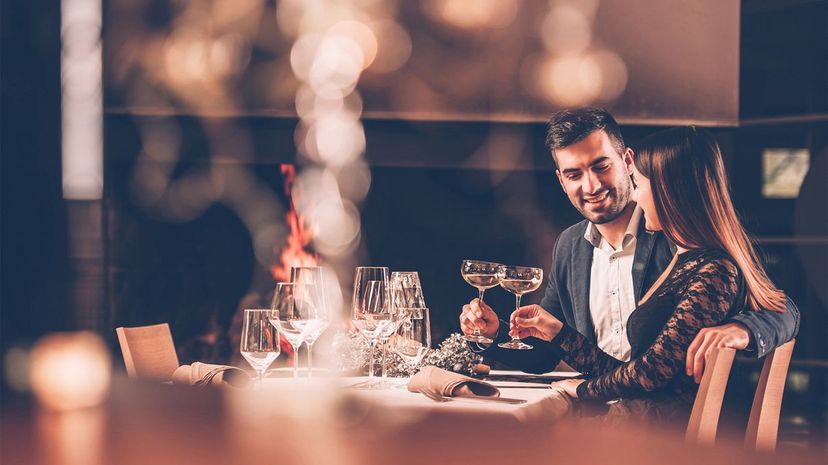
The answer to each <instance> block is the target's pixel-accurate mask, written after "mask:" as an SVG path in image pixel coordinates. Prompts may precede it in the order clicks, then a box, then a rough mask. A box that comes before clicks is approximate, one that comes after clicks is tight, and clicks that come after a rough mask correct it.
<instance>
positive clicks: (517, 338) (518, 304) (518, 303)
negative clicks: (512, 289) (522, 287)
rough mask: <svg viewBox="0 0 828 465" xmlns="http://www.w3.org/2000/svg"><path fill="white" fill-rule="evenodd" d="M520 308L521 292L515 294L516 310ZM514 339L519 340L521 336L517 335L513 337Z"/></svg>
mask: <svg viewBox="0 0 828 465" xmlns="http://www.w3.org/2000/svg"><path fill="white" fill-rule="evenodd" d="M519 308H520V294H515V311H517V309H519ZM512 340H513V341H519V340H520V338H519V337H518V336H515V337H513V338H512Z"/></svg>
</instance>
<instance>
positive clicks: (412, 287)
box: [390, 271, 426, 308]
mask: <svg viewBox="0 0 828 465" xmlns="http://www.w3.org/2000/svg"><path fill="white" fill-rule="evenodd" d="M390 284H391V305H393V306H394V308H426V304H425V297H424V296H423V286H422V285H421V284H420V275H419V274H418V273H417V272H416V271H395V272H393V273H391V283H390Z"/></svg>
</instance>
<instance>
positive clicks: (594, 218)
mask: <svg viewBox="0 0 828 465" xmlns="http://www.w3.org/2000/svg"><path fill="white" fill-rule="evenodd" d="M607 198H608V200H609V201H610V205H609V207H607V209H606V210H605V211H600V212H596V211H591V210H589V209H587V208H586V202H585V201H584V200H583V199H582V200H581V201H582V202H584V203H582V204H580V205H575V209H576V210H578V212H579V213H580V214H581V216H583V217H584V218H586V219H587V220H589V222H590V223H593V224H604V223H609V222H610V221H613V220H615V219H617V218H618V217H619V216H621V214H622V213H624V210H625V209H626V208H627V205H629V203H630V195H629V194H627V195H625V196H623V197H619V196H618V190H616V189H609V191H608V192H607Z"/></svg>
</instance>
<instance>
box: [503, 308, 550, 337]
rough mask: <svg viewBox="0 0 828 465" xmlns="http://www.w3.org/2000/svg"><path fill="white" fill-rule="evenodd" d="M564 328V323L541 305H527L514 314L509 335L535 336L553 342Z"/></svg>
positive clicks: (510, 321)
mask: <svg viewBox="0 0 828 465" xmlns="http://www.w3.org/2000/svg"><path fill="white" fill-rule="evenodd" d="M561 328H563V323H561V321H560V320H558V319H557V318H555V317H554V316H552V315H551V314H550V313H549V312H547V311H546V310H544V309H543V307H541V306H540V305H534V304H533V305H526V306H524V307H520V308H519V309H517V310H515V311H514V312H512V316H511V317H510V318H509V335H510V336H512V337H519V338H524V337H528V336H533V337H536V338H538V339H543V340H544V341H551V340H552V339H553V338H554V337H555V336H557V335H558V333H559V332H560V331H561Z"/></svg>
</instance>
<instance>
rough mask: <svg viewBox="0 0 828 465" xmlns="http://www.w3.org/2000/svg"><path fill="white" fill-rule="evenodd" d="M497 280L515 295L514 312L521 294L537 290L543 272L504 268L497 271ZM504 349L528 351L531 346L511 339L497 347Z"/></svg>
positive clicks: (518, 305) (522, 267) (526, 267)
mask: <svg viewBox="0 0 828 465" xmlns="http://www.w3.org/2000/svg"><path fill="white" fill-rule="evenodd" d="M497 279H498V281H499V282H500V287H502V288H503V289H506V290H507V291H509V292H511V293H512V294H514V295H515V310H517V309H519V308H520V297H521V296H522V295H523V294H526V293H529V292H532V291H535V290H537V288H539V287H540V285H541V282H542V281H543V270H542V269H540V268H532V267H529V266H504V265H501V266H500V267H498V269H497ZM497 346H498V347H502V348H504V349H516V350H528V349H531V348H532V346H530V345H529V344H527V343H525V342H523V341H521V340H520V338H519V337H513V338H512V340H511V341H508V342H501V343H500V344H498V345H497Z"/></svg>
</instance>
